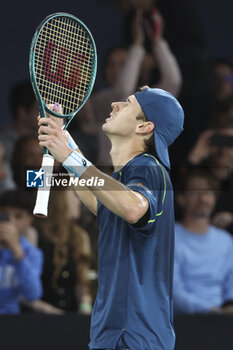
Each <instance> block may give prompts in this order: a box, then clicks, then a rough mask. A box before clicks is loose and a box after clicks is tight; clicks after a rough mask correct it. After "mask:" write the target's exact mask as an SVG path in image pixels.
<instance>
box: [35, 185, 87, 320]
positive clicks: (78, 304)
mask: <svg viewBox="0 0 233 350" xmlns="http://www.w3.org/2000/svg"><path fill="white" fill-rule="evenodd" d="M79 215H80V201H79V199H78V197H77V196H76V195H75V193H74V192H73V190H72V189H71V188H70V189H69V190H64V188H63V189H62V188H60V189H57V190H52V191H51V194H50V202H49V216H48V217H47V218H46V219H43V220H41V219H38V220H37V221H36V222H35V225H36V227H37V228H38V231H39V247H40V248H41V250H42V251H43V254H44V268H43V274H42V282H43V290H44V294H43V297H42V300H38V301H36V302H34V303H31V305H30V307H32V308H33V309H34V310H35V311H39V312H43V313H53V314H62V313H64V312H77V311H78V312H80V313H85V314H90V313H91V309H92V296H91V290H90V281H89V266H90V262H91V251H90V240H89V236H88V234H87V232H86V231H84V230H83V229H82V228H81V227H80V226H79V225H78V224H77V222H76V220H77V218H78V217H79Z"/></svg>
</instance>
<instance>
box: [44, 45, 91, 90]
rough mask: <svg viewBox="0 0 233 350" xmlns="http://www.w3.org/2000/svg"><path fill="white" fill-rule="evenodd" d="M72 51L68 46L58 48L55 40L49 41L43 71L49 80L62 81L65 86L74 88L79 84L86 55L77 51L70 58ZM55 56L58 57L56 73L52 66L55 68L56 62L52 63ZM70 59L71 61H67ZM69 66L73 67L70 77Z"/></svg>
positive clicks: (53, 81)
mask: <svg viewBox="0 0 233 350" xmlns="http://www.w3.org/2000/svg"><path fill="white" fill-rule="evenodd" d="M57 51H58V53H57ZM70 52H71V51H70V50H68V49H67V48H65V47H59V48H57V45H56V44H55V43H54V42H52V41H48V42H47V44H46V47H45V51H44V57H43V71H44V74H45V76H46V78H47V80H49V81H51V82H52V83H60V84H61V85H62V86H63V87H65V88H67V89H70V90H72V89H74V88H75V87H76V86H77V85H78V82H79V78H80V67H81V66H82V65H83V64H84V62H85V60H86V56H85V55H81V54H80V53H78V52H77V53H76V54H73V55H72V57H71V60H70V58H69V54H70ZM53 56H54V58H55V59H56V58H57V66H56V72H55V73H53V71H52V70H53V69H52V68H54V64H53V63H52V62H53ZM68 59H69V62H67V61H68ZM67 66H68V68H67ZM69 66H71V67H72V68H71V70H70V74H69V75H70V78H69V79H68V78H67V75H68V74H67V73H68V69H69Z"/></svg>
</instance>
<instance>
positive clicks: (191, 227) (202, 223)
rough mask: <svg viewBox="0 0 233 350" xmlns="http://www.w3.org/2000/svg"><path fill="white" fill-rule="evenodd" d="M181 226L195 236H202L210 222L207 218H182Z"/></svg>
mask: <svg viewBox="0 0 233 350" xmlns="http://www.w3.org/2000/svg"><path fill="white" fill-rule="evenodd" d="M182 225H183V226H184V227H185V228H186V229H187V230H188V231H191V232H193V233H196V234H203V233H206V232H207V231H208V228H209V225H210V220H209V218H208V217H202V218H195V217H191V216H187V217H184V219H183V220H182Z"/></svg>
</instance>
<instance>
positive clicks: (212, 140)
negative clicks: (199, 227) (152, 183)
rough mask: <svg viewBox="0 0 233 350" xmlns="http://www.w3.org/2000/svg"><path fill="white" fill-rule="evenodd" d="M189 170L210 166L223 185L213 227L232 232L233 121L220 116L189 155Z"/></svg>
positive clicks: (202, 135) (227, 117)
mask: <svg viewBox="0 0 233 350" xmlns="http://www.w3.org/2000/svg"><path fill="white" fill-rule="evenodd" d="M188 166H189V167H197V168H198V167H203V166H204V167H207V168H208V169H209V171H210V172H211V173H212V174H213V176H215V177H216V178H217V179H218V180H219V181H220V183H221V194H220V196H219V198H218V201H217V205H216V209H215V214H214V216H213V219H212V220H213V221H212V222H213V224H214V225H216V226H219V227H222V228H225V229H228V230H229V231H230V232H232V233H233V211H232V209H233V119H232V118H231V117H229V116H225V117H224V116H222V115H221V116H220V117H218V118H216V120H215V121H214V123H213V125H212V128H211V129H209V130H206V131H205V132H203V133H202V134H201V135H200V136H199V138H198V140H197V142H196V144H195V145H194V147H193V148H192V150H191V152H190V153H189V155H188Z"/></svg>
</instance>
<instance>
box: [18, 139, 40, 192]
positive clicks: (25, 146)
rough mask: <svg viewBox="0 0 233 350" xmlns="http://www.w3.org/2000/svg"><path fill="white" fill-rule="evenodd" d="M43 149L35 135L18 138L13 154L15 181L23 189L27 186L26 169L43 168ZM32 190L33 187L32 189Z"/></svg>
mask: <svg viewBox="0 0 233 350" xmlns="http://www.w3.org/2000/svg"><path fill="white" fill-rule="evenodd" d="M42 156H43V149H42V148H41V147H40V146H39V143H38V140H37V138H36V137H34V136H24V137H21V138H20V139H18V141H17V142H16V144H15V147H14V150H13V155H12V161H11V165H12V173H13V181H14V182H15V184H16V186H17V187H19V188H22V189H25V187H26V170H33V169H34V170H38V169H40V168H41V162H42ZM30 191H32V189H30Z"/></svg>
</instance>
